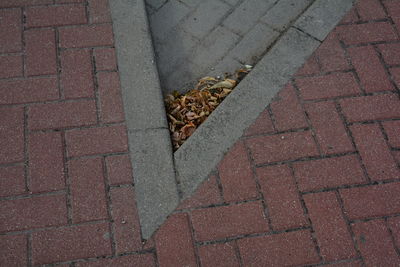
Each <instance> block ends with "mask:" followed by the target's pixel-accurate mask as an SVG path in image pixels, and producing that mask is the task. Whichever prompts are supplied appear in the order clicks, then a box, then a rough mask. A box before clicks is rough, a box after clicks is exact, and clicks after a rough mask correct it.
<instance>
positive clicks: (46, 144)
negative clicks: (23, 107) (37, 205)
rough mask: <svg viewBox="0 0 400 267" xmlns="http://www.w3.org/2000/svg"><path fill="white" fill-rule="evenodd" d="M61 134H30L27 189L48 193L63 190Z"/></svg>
mask: <svg viewBox="0 0 400 267" xmlns="http://www.w3.org/2000/svg"><path fill="white" fill-rule="evenodd" d="M61 138H62V137H61V133H59V132H49V133H41V132H38V133H31V134H30V135H29V142H28V155H29V172H28V173H29V189H30V191H31V192H35V193H37V192H49V191H55V190H62V189H64V188H65V177H64V162H63V161H64V156H63V153H64V147H63V144H62V139H61Z"/></svg>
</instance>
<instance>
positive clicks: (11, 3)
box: [0, 0, 59, 8]
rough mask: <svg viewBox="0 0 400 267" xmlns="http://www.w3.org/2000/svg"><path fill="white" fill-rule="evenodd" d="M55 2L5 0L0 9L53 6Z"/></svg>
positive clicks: (45, 0) (51, 0)
mask: <svg viewBox="0 0 400 267" xmlns="http://www.w3.org/2000/svg"><path fill="white" fill-rule="evenodd" d="M58 1H59V0H58ZM52 3H53V0H3V1H1V3H0V7H2V8H3V7H23V6H29V5H44V4H52Z"/></svg>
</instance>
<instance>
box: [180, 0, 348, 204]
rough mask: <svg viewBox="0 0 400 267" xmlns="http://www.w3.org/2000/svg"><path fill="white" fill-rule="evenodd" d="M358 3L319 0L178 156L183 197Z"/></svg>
mask: <svg viewBox="0 0 400 267" xmlns="http://www.w3.org/2000/svg"><path fill="white" fill-rule="evenodd" d="M353 2H354V1H351V0H317V1H315V2H314V3H313V4H312V5H311V6H310V7H309V8H308V9H307V10H306V11H305V12H304V13H303V14H302V15H301V16H300V17H299V18H298V19H297V20H296V21H295V22H294V25H295V26H292V27H290V28H289V30H288V31H287V32H285V33H284V34H283V35H282V36H281V38H280V40H279V41H278V42H277V43H276V44H275V45H274V46H273V47H272V48H271V50H270V51H268V52H267V53H266V55H265V56H264V57H263V58H262V59H261V61H259V62H258V63H257V65H256V67H255V69H254V70H253V71H252V72H251V73H250V74H249V75H248V76H247V77H246V78H245V79H244V80H243V81H242V82H241V83H240V84H239V85H238V86H237V87H236V88H235V90H234V91H233V92H232V93H231V94H230V95H229V96H228V97H227V98H226V99H225V100H224V101H223V102H222V104H221V105H220V106H219V107H218V108H217V109H216V110H215V111H214V112H213V113H212V114H211V116H210V117H209V118H208V119H207V120H206V121H205V122H204V123H203V124H202V125H201V126H200V127H199V128H198V129H197V130H196V132H195V133H194V134H193V136H191V137H190V138H189V139H188V140H187V141H186V142H185V143H184V144H183V145H182V147H181V148H179V150H178V151H176V152H175V155H174V157H175V169H176V174H177V180H178V181H179V182H180V185H179V186H180V191H181V193H182V196H183V198H187V197H189V196H190V195H191V194H193V193H194V191H195V190H196V188H197V187H198V186H199V185H200V184H201V183H202V182H203V181H204V180H205V179H206V178H207V177H208V176H209V175H210V173H211V172H212V170H213V169H214V168H215V167H216V165H217V164H218V162H219V161H220V160H221V159H222V157H223V155H224V154H225V153H226V152H227V151H228V149H229V148H230V147H231V146H232V145H233V144H234V142H235V141H236V140H237V139H238V138H239V137H240V136H242V134H243V132H244V130H245V129H246V128H247V127H248V126H250V124H251V123H252V122H254V121H255V120H256V118H257V117H258V115H259V114H260V113H261V112H262V111H263V110H264V109H265V107H266V106H267V105H268V104H269V103H270V102H271V100H272V99H273V97H274V96H275V95H276V93H278V91H279V90H280V89H281V88H283V86H284V85H285V84H286V83H287V82H288V81H289V79H290V78H291V77H292V75H293V74H295V72H296V71H297V69H298V68H300V67H301V66H302V65H303V64H304V63H305V61H306V60H307V58H308V57H309V56H310V55H311V54H312V53H313V52H314V50H315V49H316V48H317V47H318V46H319V45H320V43H321V41H322V40H324V39H325V38H326V36H327V35H328V33H329V32H330V31H331V30H332V29H333V28H334V27H335V26H336V24H337V23H338V22H339V21H340V19H341V18H342V17H343V16H344V15H345V14H346V13H347V11H348V10H349V9H350V8H351V7H352V5H353Z"/></svg>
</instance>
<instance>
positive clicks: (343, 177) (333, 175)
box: [293, 155, 367, 191]
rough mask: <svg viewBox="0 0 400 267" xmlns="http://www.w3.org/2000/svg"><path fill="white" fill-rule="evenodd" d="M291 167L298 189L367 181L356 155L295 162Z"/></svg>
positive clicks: (321, 187) (306, 189)
mask: <svg viewBox="0 0 400 267" xmlns="http://www.w3.org/2000/svg"><path fill="white" fill-rule="evenodd" d="M293 168H294V173H295V177H296V181H297V183H298V185H299V189H300V191H313V190H321V189H324V188H334V187H338V186H343V185H351V184H361V183H365V182H367V180H366V178H365V177H364V173H363V170H362V168H361V165H360V163H359V161H358V159H357V156H356V155H349V156H343V157H335V158H327V159H319V160H313V161H304V162H296V163H294V164H293Z"/></svg>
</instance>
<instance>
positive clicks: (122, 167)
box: [106, 155, 133, 185]
mask: <svg viewBox="0 0 400 267" xmlns="http://www.w3.org/2000/svg"><path fill="white" fill-rule="evenodd" d="M106 167H107V175H108V181H109V183H110V185H119V184H132V183H133V177H132V165H131V160H130V158H129V156H128V155H116V156H109V157H107V158H106Z"/></svg>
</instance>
